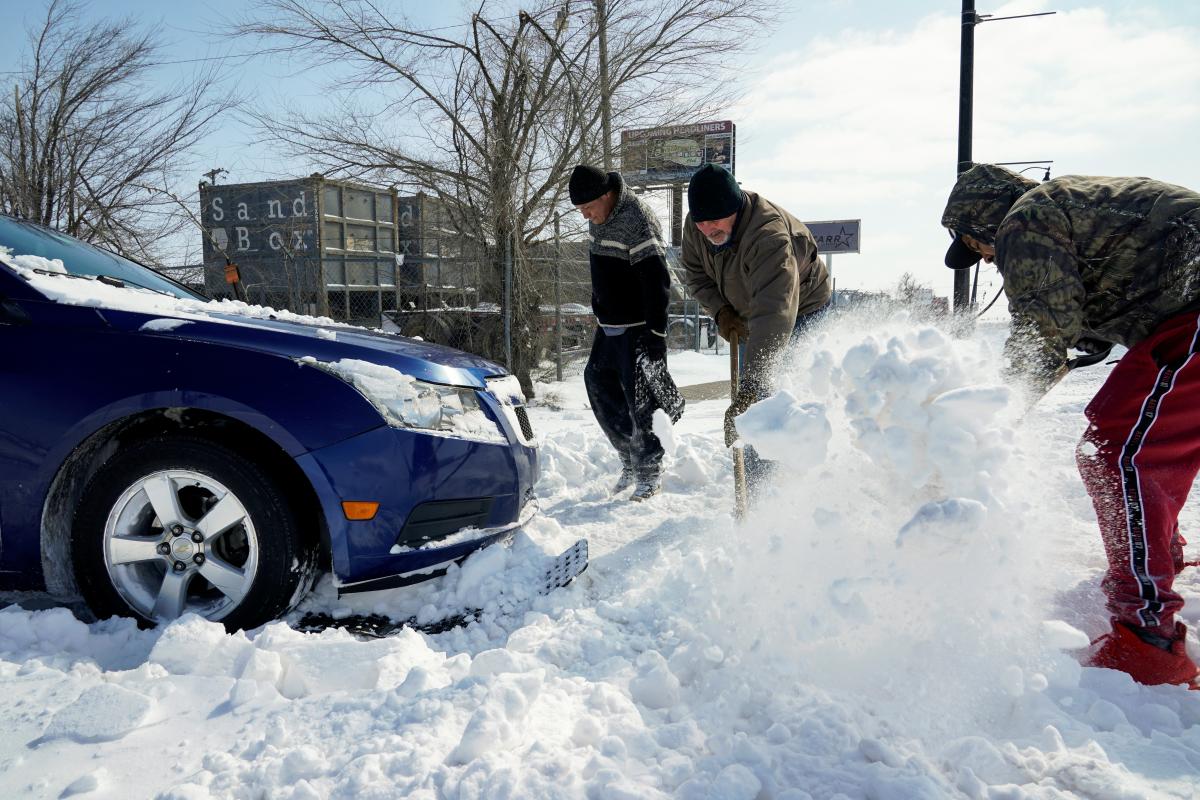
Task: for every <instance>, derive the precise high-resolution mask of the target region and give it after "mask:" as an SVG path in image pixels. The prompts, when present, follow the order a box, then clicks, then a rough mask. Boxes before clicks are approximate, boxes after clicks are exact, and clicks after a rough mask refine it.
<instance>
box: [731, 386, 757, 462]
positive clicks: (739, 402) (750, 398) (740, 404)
mask: <svg viewBox="0 0 1200 800" xmlns="http://www.w3.org/2000/svg"><path fill="white" fill-rule="evenodd" d="M757 401H758V392H757V390H755V389H754V388H753V386H752V385H751V384H750V383H748V382H744V383H742V386H741V388H740V389H739V390H738V394H737V397H735V398H734V400H733V402H732V403H730V404H729V408H727V409H725V446H726V447H733V443H734V442H736V441H737V440H738V432H737V425H736V424H734V421H735V420H736V419H737V417H739V416H740V415H741V414H742V413H743V412H744V411H745V410H746V409H747V408H749V407H750V406H752V405H754V403H756V402H757Z"/></svg>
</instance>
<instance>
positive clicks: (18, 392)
mask: <svg viewBox="0 0 1200 800" xmlns="http://www.w3.org/2000/svg"><path fill="white" fill-rule="evenodd" d="M325 322H326V323H327V324H321V323H320V321H318V320H314V319H312V318H307V317H299V316H297V315H294V314H290V313H288V312H272V311H271V310H270V309H262V308H260V307H250V306H246V305H244V304H240V303H231V302H228V301H225V302H219V303H218V302H213V301H209V300H207V298H205V297H203V296H202V295H199V294H196V293H195V292H192V291H191V290H189V289H187V288H185V287H183V286H182V285H180V284H177V283H175V282H173V281H171V280H169V279H167V278H165V277H163V276H162V275H160V274H158V273H156V272H153V271H152V270H149V269H146V268H145V267H142V266H140V265H138V264H136V263H133V262H131V261H128V260H126V259H124V258H121V257H119V256H117V255H114V254H112V253H109V252H107V251H104V250H100V249H97V248H95V247H92V246H90V245H87V244H84V243H82V242H80V241H78V240H76V239H74V238H71V237H69V236H65V235H63V234H61V233H57V232H55V231H52V230H50V229H48V228H44V227H41V226H38V225H34V224H31V223H27V222H22V221H18V220H14V219H12V218H9V217H3V216H0V588H4V589H18V590H21V589H28V590H39V589H45V590H48V591H50V592H52V593H55V594H59V595H64V596H73V595H74V596H78V595H82V597H83V599H84V600H86V602H87V604H88V605H89V607H90V608H91V609H92V611H93V612H94V613H95V614H96V615H97V617H99V618H105V617H109V616H112V615H126V616H132V617H136V618H137V619H139V620H141V621H142V622H143V623H146V624H154V623H160V622H164V621H167V620H171V619H174V618H176V617H178V616H180V615H181V614H184V613H188V612H191V613H196V614H200V615H202V616H204V617H206V618H208V619H210V620H214V621H220V622H222V623H224V624H225V625H226V626H227V627H228V628H230V629H231V630H232V629H237V628H246V627H253V626H255V625H258V624H261V623H263V622H266V621H268V620H271V619H274V618H276V617H278V616H280V615H282V614H284V613H286V612H287V611H288V610H289V609H290V608H292V607H294V606H295V605H296V603H298V602H299V600H300V599H301V598H302V597H303V596H304V594H305V592H306V591H308V589H309V588H310V587H311V585H312V583H313V581H314V578H315V577H316V576H317V575H319V574H320V573H321V572H322V571H329V572H331V573H332V575H333V579H334V583H335V585H336V586H337V587H338V589H339V591H343V592H346V591H356V590H368V589H381V588H388V587H392V586H398V585H403V584H406V583H412V582H416V581H419V580H424V579H427V578H429V577H432V576H435V575H440V574H442V573H443V572H444V571H445V568H446V567H447V566H448V565H450V564H451V563H453V562H455V561H458V560H461V559H463V558H464V557H466V556H467V555H469V554H470V553H472V552H474V551H475V550H477V549H478V548H480V547H482V546H485V545H487V544H490V543H492V542H495V541H497V540H498V539H500V538H501V537H504V536H506V535H508V534H511V532H512V531H513V530H514V529H515V528H516V527H518V526H520V525H521V524H523V523H524V522H526V521H527V520H528V519H529V517H530V516H531V515H532V514H533V513H535V509H536V504H535V502H534V494H533V485H534V482H535V481H536V478H537V450H536V443H535V441H534V436H533V431H532V429H531V428H530V425H529V420H528V417H527V415H526V413H525V408H524V398H523V396H522V395H521V391H520V385H519V383H518V382H517V380H516V379H515V378H514V377H513V376H511V375H508V374H507V373H506V372H505V370H504V368H502V367H500V366H498V365H496V364H494V363H491V362H489V361H486V360H484V359H482V358H479V357H476V356H473V355H469V354H467V353H463V352H460V351H457V350H453V349H450V348H446V347H440V346H435V345H431V344H427V343H424V342H421V341H417V340H412V339H407V338H404V337H401V336H395V335H391V334H386V333H381V332H373V331H369V330H365V329H362V328H355V327H350V326H343V325H338V324H336V323H330V322H329V321H328V320H326V321H325Z"/></svg>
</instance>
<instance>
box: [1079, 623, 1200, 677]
mask: <svg viewBox="0 0 1200 800" xmlns="http://www.w3.org/2000/svg"><path fill="white" fill-rule="evenodd" d="M1186 635H1187V627H1186V626H1185V625H1184V624H1183V623H1182V622H1176V623H1175V636H1174V637H1173V638H1171V639H1167V638H1165V637H1161V636H1156V635H1154V634H1152V633H1150V632H1149V631H1143V630H1140V629H1139V630H1135V629H1134V628H1132V627H1130V626H1128V625H1125V624H1124V623H1121V622H1117V621H1115V620H1114V621H1113V624H1112V633H1107V634H1105V635H1104V636H1101V637H1100V638H1099V639H1096V641H1094V642H1092V646H1093V647H1094V648H1096V649H1094V650H1093V652H1092V655H1091V657H1090V658H1088V660H1087V661H1086V662H1085V663H1086V664H1087V665H1088V666H1089V667H1104V668H1105V669H1115V670H1120V671H1121V672H1125V673H1128V674H1129V676H1130V677H1132V678H1133V679H1134V680H1135V681H1137V682H1138V683H1142V684H1145V685H1146V686H1157V685H1159V684H1166V683H1169V684H1180V683H1183V684H1187V685H1188V688H1190V689H1200V668H1197V666H1196V664H1195V662H1194V661H1192V659H1191V657H1189V656H1188V654H1187V650H1186V649H1185V647H1184V637H1185V636H1186Z"/></svg>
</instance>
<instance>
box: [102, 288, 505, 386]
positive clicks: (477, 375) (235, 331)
mask: <svg viewBox="0 0 1200 800" xmlns="http://www.w3.org/2000/svg"><path fill="white" fill-rule="evenodd" d="M97 311H99V313H100V315H101V316H102V317H103V318H104V320H105V322H106V323H107V324H108V325H110V326H111V327H113V328H115V329H118V330H123V331H128V332H134V331H137V332H140V333H142V334H148V335H154V336H162V337H176V338H180V339H188V340H191V341H206V342H212V343H214V344H222V345H226V346H230V347H238V348H243V349H247V350H255V351H258V352H264V353H272V354H275V355H279V356H283V357H286V358H293V359H298V358H304V357H306V356H310V357H312V358H315V359H317V360H318V361H326V362H333V361H341V360H343V359H355V360H359V361H368V362H370V363H373V364H379V365H382V366H385V367H391V368H392V369H395V370H398V371H400V372H403V373H404V374H406V375H411V376H412V377H414V378H416V379H418V380H423V381H429V382H432V383H440V384H446V385H453V386H471V387H476V388H483V387H484V386H485V385H486V384H485V380H486V379H487V378H489V377H494V376H500V375H506V374H507V370H505V369H504V367H502V366H500V365H499V364H496V363H494V362H492V361H489V360H487V359H485V358H482V357H480V356H476V355H472V354H470V353H464V352H463V351H461V350H456V349H454V348H452V347H445V346H443V345H438V344H431V343H429V342H422V341H419V340H417V339H410V338H407V337H405V336H400V335H397V334H391V333H384V332H382V331H370V330H367V329H366V328H358V327H353V326H349V325H338V324H331V325H321V324H313V323H309V322H299V321H292V320H287V319H277V318H271V317H266V318H263V317H256V316H245V315H241V314H231V313H221V312H219V311H207V310H203V311H194V310H188V311H178V312H177V311H167V312H165V313H150V312H148V311H147V312H142V311H127V310H114V309H108V308H99V309H97ZM282 313H287V312H282ZM310 319H311V318H310ZM315 322H316V321H315V320H314V323H315Z"/></svg>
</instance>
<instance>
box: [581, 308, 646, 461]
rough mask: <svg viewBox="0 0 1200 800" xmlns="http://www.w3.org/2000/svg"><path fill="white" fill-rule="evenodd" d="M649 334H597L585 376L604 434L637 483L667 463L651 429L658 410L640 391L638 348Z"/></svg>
mask: <svg viewBox="0 0 1200 800" xmlns="http://www.w3.org/2000/svg"><path fill="white" fill-rule="evenodd" d="M645 334H646V329H645V327H637V328H633V329H630V330H627V331H626V332H625V333H622V334H620V335H618V336H608V335H606V334H605V333H604V331H603V330H600V329H599V328H597V329H596V336H595V339H593V341H592V354H591V356H590V357H589V358H588V363H587V368H586V369H584V371H583V383H584V385H585V386H586V387H587V393H588V400H590V401H591V404H592V413H593V414H595V415H596V421H597V422H599V423H600V429H601V430H603V431H604V435H605V436H607V437H608V441H609V442H611V443H612V446H613V447H614V448H616V450H617V455H618V456H619V457H620V459H621V464H622V466H626V467H630V468H632V469H633V471H634V473H635V474H636V475H637V477H638V479H639V480H643V479H646V480H649V479H653V478H656V477H657V476H658V472H659V469H660V467H661V465H662V458H663V447H662V443H661V442H659V441H658V437H657V436H655V435H654V429H653V427H652V425H653V419H654V409H655V408H656V406H655V404H654V403H653V401H651V400H650V399H649V398H648V397H647V396H646V395H647V393H646V392H645V391H643V392H640V393H639V392H638V391H637V381H638V370H637V344H638V338H639V337H640V336H642V335H645ZM650 335H653V334H650ZM639 394H640V395H641V397H640V398H639ZM639 400H640V402H639Z"/></svg>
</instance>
